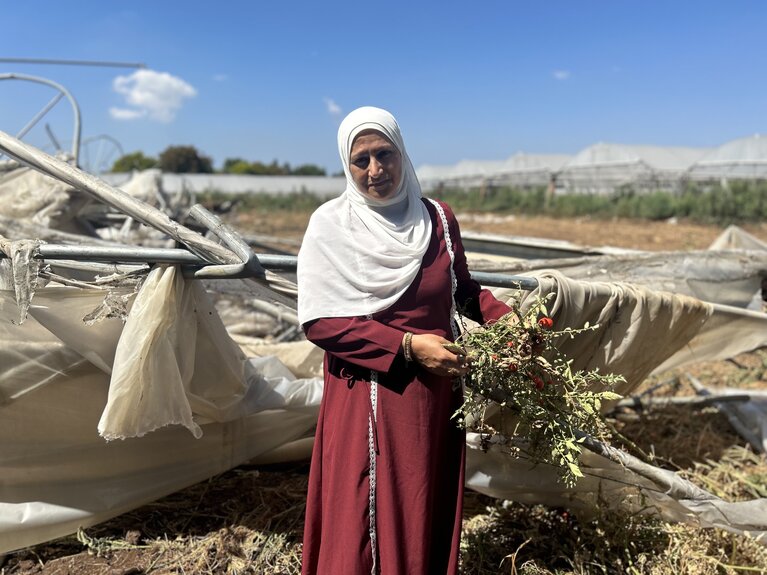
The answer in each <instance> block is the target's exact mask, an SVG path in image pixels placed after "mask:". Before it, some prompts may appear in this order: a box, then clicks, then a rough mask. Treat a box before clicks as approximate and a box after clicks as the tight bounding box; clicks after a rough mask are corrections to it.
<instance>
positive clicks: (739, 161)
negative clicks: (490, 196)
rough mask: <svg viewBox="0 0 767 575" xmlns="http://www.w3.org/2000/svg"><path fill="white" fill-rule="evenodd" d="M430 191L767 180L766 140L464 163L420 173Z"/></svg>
mask: <svg viewBox="0 0 767 575" xmlns="http://www.w3.org/2000/svg"><path fill="white" fill-rule="evenodd" d="M417 173H418V177H419V179H420V181H421V184H422V187H423V188H424V190H425V191H427V192H428V191H432V190H436V189H440V188H451V187H452V188H464V189H468V188H484V187H494V186H512V187H528V186H552V187H554V188H555V190H556V192H557V193H560V194H563V193H569V194H572V193H581V194H584V193H585V194H607V193H612V192H615V191H616V190H619V189H621V188H624V187H629V188H631V189H632V190H634V191H638V192H642V191H654V190H664V191H671V192H674V191H678V190H681V189H682V188H683V186H684V184H685V183H686V182H688V181H706V180H708V181H715V182H717V183H721V182H723V181H724V182H726V181H727V180H733V179H748V180H763V179H767V138H765V137H763V136H760V135H755V136H751V137H748V138H741V139H738V140H734V141H732V142H728V143H726V144H723V145H722V146H720V147H718V148H691V147H672V146H634V145H626V144H615V143H598V144H594V145H592V146H589V147H587V148H584V149H583V150H581V151H580V152H578V153H577V154H576V155H574V156H568V155H564V154H523V153H519V154H515V155H513V156H511V157H510V158H508V159H507V160H504V161H482V160H462V161H461V162H458V163H457V164H454V165H424V166H421V167H420V168H418V170H417Z"/></svg>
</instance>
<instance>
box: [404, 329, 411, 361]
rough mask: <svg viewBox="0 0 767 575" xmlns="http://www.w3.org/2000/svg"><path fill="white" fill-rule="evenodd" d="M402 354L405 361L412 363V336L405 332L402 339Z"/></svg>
mask: <svg viewBox="0 0 767 575" xmlns="http://www.w3.org/2000/svg"><path fill="white" fill-rule="evenodd" d="M402 353H403V354H404V355H405V361H407V362H410V361H413V334H412V333H411V332H409V331H408V332H405V337H403V338H402Z"/></svg>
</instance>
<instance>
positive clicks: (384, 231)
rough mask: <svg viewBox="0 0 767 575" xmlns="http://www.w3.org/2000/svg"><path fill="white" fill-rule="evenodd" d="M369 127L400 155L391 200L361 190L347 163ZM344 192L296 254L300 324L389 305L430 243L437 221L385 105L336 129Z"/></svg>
mask: <svg viewBox="0 0 767 575" xmlns="http://www.w3.org/2000/svg"><path fill="white" fill-rule="evenodd" d="M364 130H375V131H377V132H380V133H381V134H383V135H384V136H386V137H387V138H388V139H389V140H391V142H392V143H393V144H394V145H395V146H396V148H397V150H399V152H400V154H401V155H402V181H401V182H400V184H399V188H398V190H397V192H396V193H395V194H394V195H393V196H392V197H391V198H388V199H385V200H377V199H375V198H372V197H370V196H368V195H366V194H365V193H364V192H363V191H361V190H358V189H357V186H356V184H355V183H354V179H353V178H352V175H351V171H350V168H349V163H350V159H351V149H352V144H353V143H354V138H355V137H356V136H357V135H358V134H359V133H360V132H362V131H364ZM338 152H339V154H340V155H341V161H342V163H343V166H344V173H345V174H346V190H345V191H344V193H343V194H341V196H339V197H338V198H336V199H333V200H330V201H328V202H326V203H325V204H323V205H322V206H320V207H319V208H318V209H317V211H315V212H314V214H313V215H312V217H311V220H310V221H309V226H308V227H307V229H306V233H305V234H304V239H303V242H302V244H301V250H300V251H299V253H298V319H299V321H300V322H301V323H302V324H304V323H306V322H308V321H310V320H313V319H317V318H321V317H355V316H364V315H367V314H372V313H375V312H378V311H381V310H384V309H386V308H388V307H390V306H391V305H392V304H393V303H394V302H396V301H397V300H398V299H399V298H400V296H402V294H403V293H405V290H407V288H408V287H409V286H410V284H411V283H412V282H413V279H414V278H415V276H416V274H417V273H418V270H419V268H420V266H421V260H422V259H423V255H424V253H425V252H426V249H427V248H428V247H429V240H430V239H431V219H430V217H429V213H428V212H427V210H426V206H425V205H424V203H423V201H421V186H420V184H419V183H418V179H417V178H416V175H415V170H414V169H413V165H412V163H411V162H410V158H409V157H408V155H407V152H406V151H405V144H404V142H403V141H402V134H401V133H400V129H399V126H398V125H397V121H396V120H395V119H394V116H392V115H391V114H390V113H389V112H387V111H386V110H382V109H380V108H373V107H369V106H366V107H363V108H358V109H356V110H354V111H353V112H351V113H350V114H349V115H348V116H346V118H344V121H343V122H341V125H340V127H339V128H338Z"/></svg>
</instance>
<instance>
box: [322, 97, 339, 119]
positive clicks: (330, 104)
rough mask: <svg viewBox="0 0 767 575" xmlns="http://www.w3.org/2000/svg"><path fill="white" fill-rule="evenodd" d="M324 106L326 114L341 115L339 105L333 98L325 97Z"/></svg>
mask: <svg viewBox="0 0 767 575" xmlns="http://www.w3.org/2000/svg"><path fill="white" fill-rule="evenodd" d="M325 106H326V107H327V109H328V114H330V115H331V116H340V115H341V112H342V110H341V106H339V105H338V104H336V103H335V102H334V101H333V100H331V99H330V98H325Z"/></svg>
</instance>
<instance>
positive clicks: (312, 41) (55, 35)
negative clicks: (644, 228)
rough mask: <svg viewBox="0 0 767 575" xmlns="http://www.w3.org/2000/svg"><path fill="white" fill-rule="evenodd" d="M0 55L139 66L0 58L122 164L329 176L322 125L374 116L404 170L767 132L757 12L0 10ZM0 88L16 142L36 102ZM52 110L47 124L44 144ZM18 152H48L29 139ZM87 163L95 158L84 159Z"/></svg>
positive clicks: (58, 128) (524, 6) (134, 4)
mask: <svg viewBox="0 0 767 575" xmlns="http://www.w3.org/2000/svg"><path fill="white" fill-rule="evenodd" d="M0 14H2V30H3V33H2V35H0V58H55V59H70V60H97V61H118V62H141V63H144V64H146V66H147V68H146V69H145V70H137V69H130V68H102V67H76V66H54V65H33V64H17V63H5V62H0V74H2V73H17V74H28V75H34V76H41V77H44V78H47V79H49V80H53V81H55V82H58V83H60V84H62V85H64V86H65V87H66V88H67V89H68V90H69V91H70V92H71V93H72V95H73V96H74V97H75V98H76V100H77V101H78V103H79V105H80V108H81V111H82V118H83V120H82V121H83V138H85V139H88V138H92V137H94V136H98V135H103V134H105V135H108V136H110V137H111V138H114V139H116V140H117V141H118V142H120V144H121V146H122V148H123V149H124V150H125V151H126V152H132V151H136V150H141V151H143V152H144V153H146V154H148V155H157V154H158V153H159V152H160V151H162V150H163V149H164V148H165V147H166V146H168V145H182V144H183V145H194V146H196V147H197V148H198V150H200V151H201V152H202V153H204V154H206V155H208V156H210V157H211V158H212V159H213V161H214V165H216V166H220V165H221V164H222V163H223V161H224V159H225V158H229V157H242V158H245V159H247V160H250V161H254V160H259V161H264V162H271V161H272V160H274V159H277V160H278V161H280V162H281V163H282V162H289V163H290V164H291V165H294V166H295V165H299V164H304V163H314V164H318V165H321V166H323V167H325V168H326V169H328V171H329V172H336V171H338V170H339V168H340V164H339V160H338V156H337V151H336V129H337V126H338V124H339V122H340V120H341V118H342V117H343V115H344V114H345V113H347V112H349V111H351V110H352V109H354V108H356V107H358V106H361V105H377V106H381V107H384V108H387V109H389V110H390V111H392V112H393V113H394V115H395V116H396V117H397V119H398V120H399V122H400V125H401V127H402V130H403V134H404V137H405V142H406V145H407V146H408V151H409V153H410V156H411V158H412V160H413V163H414V164H415V165H416V166H419V165H422V164H425V163H429V164H452V163H455V162H458V161H459V160H461V159H482V160H501V159H504V158H507V157H509V156H511V155H512V154H514V153H516V152H520V151H523V152H527V153H563V154H574V153H576V152H577V151H579V150H580V149H582V148H584V147H586V146H589V145H591V144H594V143H596V142H599V141H604V142H617V143H624V144H655V145H664V146H694V147H714V146H717V145H720V144H723V143H725V142H727V141H729V140H732V139H735V138H739V137H744V136H749V135H752V134H754V133H764V132H767V66H766V65H765V64H767V41H765V33H764V30H765V29H766V28H767V3H765V2H762V1H757V0H753V1H740V0H734V1H730V2H724V1H708V0H701V1H696V2H692V1H689V2H681V1H677V2H673V1H669V0H666V1H655V0H643V1H641V2H640V1H635V0H625V1H619V0H612V1H582V2H577V1H574V0H570V1H550V2H545V3H544V2H522V1H511V0H508V1H505V2H504V1H495V0H473V1H464V2H453V1H443V2H431V1H429V2H418V1H417V0H410V1H407V2H405V1H400V0H384V1H381V2H360V1H356V2H336V1H325V2H319V1H314V2H288V1H281V2H257V1H251V2H227V1H223V0H221V1H219V2H198V1H196V0H185V1H184V2H177V1H170V0H167V1H160V0H152V1H151V2H150V1H145V0H133V1H131V2H124V3H123V2H121V3H117V2H95V1H88V2H86V1H83V0H67V2H53V1H47V2H40V1H35V0H28V1H27V2H24V3H22V2H8V1H5V2H0ZM53 94H54V92H52V91H51V90H50V89H48V88H47V87H45V86H39V85H36V84H28V83H25V82H16V81H3V82H0V130H2V131H4V132H7V133H10V134H15V133H17V132H18V131H19V130H20V129H21V128H22V127H23V126H24V125H25V124H26V122H27V121H28V120H29V119H30V118H31V117H32V116H34V114H35V113H36V112H37V111H38V110H40V109H41V108H42V107H43V106H45V104H46V103H47V102H48V101H49V100H50V98H51V97H52V96H53ZM71 118H72V116H71V112H70V109H68V107H67V105H65V104H64V103H63V102H60V103H59V104H57V106H56V108H55V109H54V114H52V115H51V117H50V119H49V120H48V122H49V123H50V126H51V130H52V131H53V133H54V134H55V135H56V137H57V138H58V139H60V140H61V141H62V142H64V141H67V140H69V139H70V138H71V134H72V119H71ZM25 140H26V141H28V142H30V143H32V144H34V145H36V146H39V147H44V148H49V146H50V139H49V137H48V136H47V134H46V131H45V130H44V126H43V125H40V126H38V127H36V128H35V129H34V130H33V131H32V132H30V133H29V135H28V136H27V137H26V138H25ZM92 153H96V152H92Z"/></svg>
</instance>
